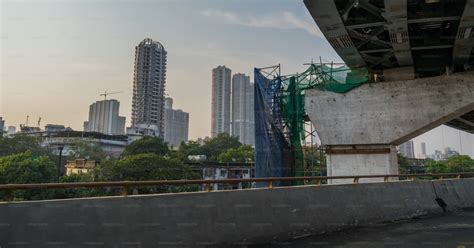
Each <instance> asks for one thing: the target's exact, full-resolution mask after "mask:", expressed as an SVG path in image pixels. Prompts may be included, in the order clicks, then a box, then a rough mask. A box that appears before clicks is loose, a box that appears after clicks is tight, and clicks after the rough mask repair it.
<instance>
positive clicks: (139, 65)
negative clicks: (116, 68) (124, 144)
mask: <svg viewBox="0 0 474 248" xmlns="http://www.w3.org/2000/svg"><path fill="white" fill-rule="evenodd" d="M165 84H166V50H165V48H164V47H163V45H162V44H161V43H159V42H157V41H153V40H152V39H144V40H143V41H142V42H140V44H138V46H136V48H135V72H134V75H133V100H132V129H135V130H137V131H135V132H137V133H146V134H153V135H155V136H159V137H162V138H163V137H164V115H165V114H164V105H165ZM139 130H141V131H139ZM143 130H146V131H143ZM150 130H151V132H150ZM127 132H129V131H128V130H127Z"/></svg>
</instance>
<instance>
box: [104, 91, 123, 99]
mask: <svg viewBox="0 0 474 248" xmlns="http://www.w3.org/2000/svg"><path fill="white" fill-rule="evenodd" d="M118 93H123V91H116V92H110V93H108V92H107V91H105V92H104V94H100V95H101V96H104V100H107V96H108V95H113V94H118Z"/></svg>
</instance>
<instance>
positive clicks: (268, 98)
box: [254, 68, 292, 178]
mask: <svg viewBox="0 0 474 248" xmlns="http://www.w3.org/2000/svg"><path fill="white" fill-rule="evenodd" d="M254 75H255V84H254V87H255V107H254V108H255V153H256V158H255V165H256V166H255V177H257V178H258V177H287V176H291V175H292V172H291V170H292V165H291V160H292V159H291V158H289V157H288V154H291V152H288V151H289V149H290V148H289V144H288V141H287V140H286V139H285V136H284V134H283V133H282V130H283V128H282V125H283V121H282V118H281V104H280V94H281V78H280V77H279V76H278V77H275V78H267V77H265V76H264V75H263V74H262V73H261V71H260V69H257V68H255V71H254Z"/></svg>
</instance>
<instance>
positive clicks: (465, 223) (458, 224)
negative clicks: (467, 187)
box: [266, 209, 474, 248]
mask: <svg viewBox="0 0 474 248" xmlns="http://www.w3.org/2000/svg"><path fill="white" fill-rule="evenodd" d="M266 247H364V248H366V247H404V248H406V247H455V248H474V209H467V210H464V211H459V212H454V213H447V214H444V215H439V216H429V217H423V218H418V219H413V220H405V221H399V222H396V223H390V224H385V225H378V226H372V227H360V228H354V229H350V230H346V231H341V232H335V233H331V234H327V235H318V236H311V237H306V238H301V239H297V240H293V241H289V242H284V243H279V244H271V245H267V246H266Z"/></svg>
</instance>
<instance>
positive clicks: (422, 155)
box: [421, 142, 426, 159]
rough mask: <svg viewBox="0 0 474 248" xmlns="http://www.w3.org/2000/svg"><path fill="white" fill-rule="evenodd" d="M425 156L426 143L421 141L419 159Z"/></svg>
mask: <svg viewBox="0 0 474 248" xmlns="http://www.w3.org/2000/svg"><path fill="white" fill-rule="evenodd" d="M425 158H426V143H425V142H421V159H425Z"/></svg>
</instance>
